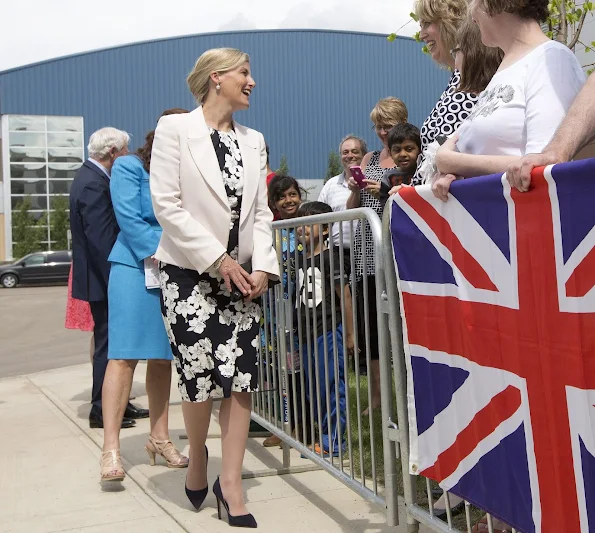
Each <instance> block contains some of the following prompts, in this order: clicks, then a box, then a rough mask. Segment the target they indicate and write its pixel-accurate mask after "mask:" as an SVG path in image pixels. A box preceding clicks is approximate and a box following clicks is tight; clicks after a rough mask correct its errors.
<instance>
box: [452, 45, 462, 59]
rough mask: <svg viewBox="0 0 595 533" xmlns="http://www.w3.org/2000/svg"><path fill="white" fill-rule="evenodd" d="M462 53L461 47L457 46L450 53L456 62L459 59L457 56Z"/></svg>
mask: <svg viewBox="0 0 595 533" xmlns="http://www.w3.org/2000/svg"><path fill="white" fill-rule="evenodd" d="M460 51H461V48H460V47H459V46H456V47H455V48H453V49H452V50H451V51H450V56H451V57H452V58H453V59H454V60H455V61H456V59H457V54H458V53H459V52H460Z"/></svg>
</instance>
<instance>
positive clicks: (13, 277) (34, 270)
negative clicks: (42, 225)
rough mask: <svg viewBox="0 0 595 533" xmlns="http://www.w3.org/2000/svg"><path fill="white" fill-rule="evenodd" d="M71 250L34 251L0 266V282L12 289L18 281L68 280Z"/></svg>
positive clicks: (52, 281) (50, 281)
mask: <svg viewBox="0 0 595 533" xmlns="http://www.w3.org/2000/svg"><path fill="white" fill-rule="evenodd" d="M71 261H72V252H70V251H68V250H64V251H56V252H35V253H32V254H29V255H26V256H25V257H23V258H22V259H19V260H18V261H15V262H14V263H12V264H10V265H2V266H0V284H1V285H2V286H3V287H5V288H6V289H12V288H14V287H16V286H17V285H19V284H20V283H40V284H41V283H56V282H65V283H66V282H68V274H69V272H70V263H71Z"/></svg>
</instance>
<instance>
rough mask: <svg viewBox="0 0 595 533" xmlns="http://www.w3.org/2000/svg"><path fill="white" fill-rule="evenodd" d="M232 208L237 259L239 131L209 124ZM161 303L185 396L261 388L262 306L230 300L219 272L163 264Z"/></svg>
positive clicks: (199, 398)
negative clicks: (224, 130)
mask: <svg viewBox="0 0 595 533" xmlns="http://www.w3.org/2000/svg"><path fill="white" fill-rule="evenodd" d="M211 139H212V141H213V147H214V148H215V153H216V154H217V159H218V161H219V168H220V169H221V177H222V179H223V182H224V184H225V190H226V193H227V199H228V201H229V206H230V208H231V225H230V231H229V245H228V250H227V252H228V253H229V255H230V256H231V257H233V258H234V259H237V255H238V239H239V233H240V210H241V207H242V192H243V188H244V168H243V166H242V155H241V153H240V147H239V145H238V141H237V137H236V134H235V131H233V130H232V131H230V132H229V133H226V132H220V131H216V130H214V129H211ZM160 280H161V294H162V297H161V309H162V312H163V318H164V321H165V326H166V329H167V334H168V336H169V340H170V342H171V346H172V351H173V354H174V359H175V362H176V368H177V370H178V384H179V388H180V394H181V396H182V400H184V401H186V402H204V401H206V400H208V399H210V398H229V397H230V396H231V393H232V392H255V391H257V390H258V361H257V349H258V343H259V321H260V316H261V309H260V306H259V305H258V304H257V303H254V302H249V303H245V302H244V301H239V302H237V303H232V302H231V299H230V294H229V291H228V290H227V288H226V287H225V284H224V283H223V280H222V278H221V277H220V276H219V275H218V274H211V273H208V272H205V273H204V274H199V273H198V272H197V271H195V270H190V269H185V268H180V267H177V266H175V265H167V264H163V263H162V264H161V265H160Z"/></svg>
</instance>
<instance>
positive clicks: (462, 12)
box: [413, 0, 477, 185]
mask: <svg viewBox="0 0 595 533" xmlns="http://www.w3.org/2000/svg"><path fill="white" fill-rule="evenodd" d="M467 4H468V0H417V1H416V2H415V4H414V11H415V14H416V15H417V17H418V19H419V24H420V26H421V32H420V38H421V40H422V41H424V42H425V43H426V46H427V47H428V50H429V53H430V55H431V57H432V59H433V60H434V61H435V62H436V63H437V64H438V65H440V66H441V67H442V68H445V69H448V70H450V71H452V75H451V77H450V81H449V82H448V86H447V87H446V89H445V91H444V92H443V93H442V94H441V95H440V98H439V99H438V102H436V105H435V106H434V109H432V111H431V113H430V115H429V116H428V118H426V120H425V121H424V123H423V125H422V127H421V130H420V137H421V157H420V161H419V163H418V167H417V168H418V170H417V172H416V174H415V177H414V178H413V184H414V185H419V184H420V183H422V182H423V181H424V172H423V169H425V168H426V167H427V166H428V165H429V166H430V167H433V159H434V155H435V153H436V151H437V148H438V146H439V145H438V144H437V143H436V142H435V141H436V139H437V138H439V137H440V136H443V137H450V136H451V135H452V134H453V133H454V132H455V131H457V129H458V127H459V126H460V125H461V124H462V122H463V121H464V120H465V119H466V118H467V117H468V116H469V115H470V113H471V111H473V108H474V107H475V104H476V103H477V94H475V93H473V92H468V91H460V90H459V86H460V84H461V73H460V72H459V71H458V70H457V69H456V68H455V56H456V51H455V49H456V48H457V47H458V45H459V44H460V43H459V42H458V38H459V37H458V34H459V30H460V29H461V26H462V25H463V23H464V22H465V21H466V19H467ZM453 52H454V53H453ZM426 160H428V161H427V163H426V164H424V163H425V162H426ZM430 173H432V172H431V171H430V172H428V173H427V174H430Z"/></svg>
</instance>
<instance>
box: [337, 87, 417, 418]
mask: <svg viewBox="0 0 595 533" xmlns="http://www.w3.org/2000/svg"><path fill="white" fill-rule="evenodd" d="M407 115H408V113H407V107H406V106H405V104H404V103H403V102H402V101H401V100H399V99H398V98H395V97H394V96H389V97H388V98H383V99H382V100H379V101H378V103H377V104H376V105H375V106H374V109H372V112H371V113H370V119H371V120H372V123H373V129H374V131H376V135H378V138H379V139H380V142H381V143H382V149H381V150H376V151H374V152H368V153H367V154H366V155H365V156H364V159H363V160H362V164H361V167H362V171H363V172H364V174H365V176H366V180H365V183H366V187H365V189H363V190H362V189H360V188H359V186H358V184H357V182H356V181H355V180H354V179H353V177H350V178H349V180H348V182H347V184H348V186H349V189H350V190H351V195H350V196H349V198H348V199H347V209H354V208H357V207H371V208H372V209H374V211H376V213H378V215H379V216H380V217H381V218H382V211H383V208H384V205H383V204H381V203H380V199H379V198H380V180H381V179H382V176H384V173H385V172H386V169H389V168H393V167H394V166H395V163H394V161H393V160H392V158H391V155H390V150H389V148H388V132H389V131H390V130H391V128H392V127H393V126H396V125H397V124H401V123H403V122H407ZM354 245H355V280H356V281H357V282H358V286H357V291H356V302H357V309H358V326H359V332H358V339H359V344H360V346H359V348H360V354H361V358H362V359H363V360H367V358H366V349H367V347H366V345H365V339H366V336H365V330H364V324H365V320H364V319H365V316H366V315H368V317H369V326H370V359H371V369H370V370H371V374H372V376H371V380H370V384H371V387H372V404H371V406H370V407H372V408H373V409H374V408H377V407H380V366H379V360H378V335H377V333H376V331H377V319H376V277H375V261H374V240H373V238H372V231H371V230H370V226H369V225H368V224H365V223H363V224H360V225H359V227H358V230H357V232H356V234H355V240H354ZM364 283H367V290H368V306H367V309H365V308H364V297H363V294H364V293H363V290H364ZM364 414H367V410H366V412H364Z"/></svg>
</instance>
